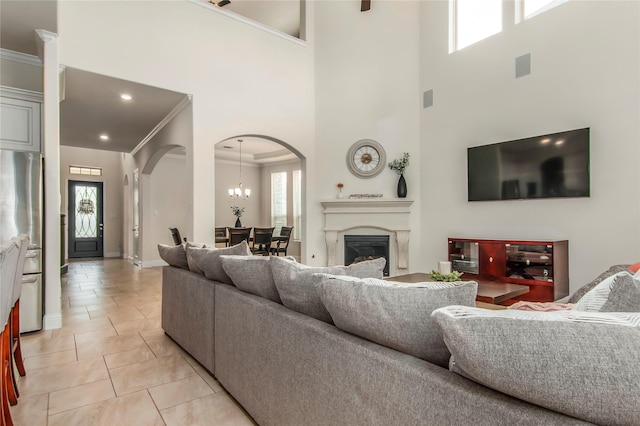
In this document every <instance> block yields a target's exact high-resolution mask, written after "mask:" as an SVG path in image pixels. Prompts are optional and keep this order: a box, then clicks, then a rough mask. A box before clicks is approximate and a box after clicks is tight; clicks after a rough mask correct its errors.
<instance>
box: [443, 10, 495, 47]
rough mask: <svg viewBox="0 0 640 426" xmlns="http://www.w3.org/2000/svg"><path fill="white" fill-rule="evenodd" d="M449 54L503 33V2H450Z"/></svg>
mask: <svg viewBox="0 0 640 426" xmlns="http://www.w3.org/2000/svg"><path fill="white" fill-rule="evenodd" d="M449 5H450V8H451V9H450V16H451V25H450V27H451V29H452V31H451V34H450V43H449V44H450V46H449V52H454V51H456V50H460V49H462V48H464V47H467V46H469V45H471V44H473V43H476V42H478V41H480V40H483V39H485V38H487V37H489V36H492V35H494V34H497V33H499V32H500V31H502V0H450V2H449Z"/></svg>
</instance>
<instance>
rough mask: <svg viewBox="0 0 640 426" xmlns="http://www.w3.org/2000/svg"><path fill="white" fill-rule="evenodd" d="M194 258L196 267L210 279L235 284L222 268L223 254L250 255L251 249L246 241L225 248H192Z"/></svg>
mask: <svg viewBox="0 0 640 426" xmlns="http://www.w3.org/2000/svg"><path fill="white" fill-rule="evenodd" d="M190 251H191V256H192V260H193V262H194V264H195V266H196V267H198V268H199V269H201V270H202V271H203V272H204V276H205V277H207V278H208V279H210V280H214V281H218V282H221V283H225V284H233V282H232V281H231V278H229V276H228V275H227V273H226V272H225V271H224V269H223V268H222V260H221V259H220V257H221V256H223V255H238V256H249V255H251V250H249V245H248V244H247V242H246V241H244V240H243V241H242V242H241V243H240V244H236V245H235V246H231V247H225V248H192V249H190Z"/></svg>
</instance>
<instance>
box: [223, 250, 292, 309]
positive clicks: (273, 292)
mask: <svg viewBox="0 0 640 426" xmlns="http://www.w3.org/2000/svg"><path fill="white" fill-rule="evenodd" d="M220 259H222V267H223V268H224V271H225V272H226V273H227V275H229V277H230V278H231V281H233V284H234V285H235V286H236V287H238V288H239V289H240V290H242V291H245V292H247V293H251V294H255V295H256V296H260V297H263V298H265V299H269V300H271V301H273V302H276V303H280V304H282V301H281V300H280V295H279V294H278V290H277V289H276V284H275V282H274V281H273V274H272V273H271V256H220Z"/></svg>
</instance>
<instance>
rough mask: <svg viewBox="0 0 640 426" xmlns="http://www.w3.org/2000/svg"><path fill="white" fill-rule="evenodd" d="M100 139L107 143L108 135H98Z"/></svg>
mask: <svg viewBox="0 0 640 426" xmlns="http://www.w3.org/2000/svg"><path fill="white" fill-rule="evenodd" d="M100 139H102V140H103V141H108V140H109V135H100Z"/></svg>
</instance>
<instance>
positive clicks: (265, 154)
mask: <svg viewBox="0 0 640 426" xmlns="http://www.w3.org/2000/svg"><path fill="white" fill-rule="evenodd" d="M239 141H242V143H241V144H242V168H241V170H240V149H239V146H240V142H239ZM214 152H215V226H216V227H225V226H227V227H230V226H233V223H234V221H235V217H234V216H233V215H232V210H231V207H233V206H238V207H244V208H245V212H244V213H243V217H242V224H243V225H244V226H253V227H271V226H274V227H275V228H276V229H275V235H278V233H279V231H280V228H281V227H282V226H293V228H294V230H293V240H292V241H291V243H290V245H289V250H288V254H290V255H293V256H295V257H297V258H298V259H299V260H300V259H301V256H302V241H303V238H304V229H305V222H306V220H305V209H304V205H305V202H306V200H305V194H304V191H303V190H302V188H304V187H305V186H304V185H305V181H306V158H305V157H304V155H302V153H301V152H300V151H298V150H297V149H296V148H295V147H293V146H292V145H291V144H289V143H287V142H285V141H283V140H281V139H278V138H275V137H272V136H268V135H262V134H254V133H252V134H248V133H247V134H239V135H235V136H231V137H228V138H225V139H223V140H221V141H220V142H218V143H217V144H216V146H215V149H214ZM239 181H242V183H243V186H244V187H245V188H251V196H250V197H249V199H244V198H241V199H237V198H231V197H230V196H229V192H228V191H229V189H230V188H235V187H237V186H238V182H239Z"/></svg>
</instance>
